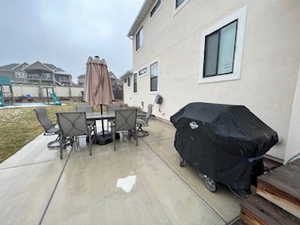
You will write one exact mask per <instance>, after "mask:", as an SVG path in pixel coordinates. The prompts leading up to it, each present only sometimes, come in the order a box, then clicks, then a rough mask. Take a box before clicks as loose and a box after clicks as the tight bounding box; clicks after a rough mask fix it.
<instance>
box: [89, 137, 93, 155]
mask: <svg viewBox="0 0 300 225" xmlns="http://www.w3.org/2000/svg"><path fill="white" fill-rule="evenodd" d="M89 150H90V156H92V136H91V134H89Z"/></svg>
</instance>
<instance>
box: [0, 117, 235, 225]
mask: <svg viewBox="0 0 300 225" xmlns="http://www.w3.org/2000/svg"><path fill="white" fill-rule="evenodd" d="M147 130H148V131H149V132H150V135H149V136H148V137H145V138H140V139H139V146H137V147H136V146H135V144H134V141H132V142H130V141H126V142H125V141H124V142H119V143H118V144H117V151H116V152H114V151H113V146H112V144H109V145H106V146H99V145H94V146H93V156H89V154H88V152H87V151H86V149H84V147H83V148H82V149H81V150H80V151H73V152H70V151H69V152H68V153H66V154H65V157H64V160H59V156H58V151H56V150H47V148H46V145H47V143H48V142H49V141H50V140H52V139H53V138H54V137H47V136H43V135H41V136H39V137H37V138H36V139H35V140H34V141H32V142H31V143H29V144H28V145H26V146H24V148H23V149H22V150H20V151H19V152H18V153H16V154H15V155H13V156H12V157H11V158H9V159H8V160H6V161H4V162H3V163H2V164H0V184H1V185H0V199H1V204H0V221H1V224H2V225H8V224H9V225H19V224H20V225H21V224H22V225H27V224H28V225H35V224H36V225H38V224H43V225H47V224H49V225H50V224H57V225H58V224H66V225H67V224H70V225H77V224H78V225H93V224H95V225H96V224H97V225H99V224H101V225H102V224H103V225H106V224H107V225H118V224H120V225H127V224H128V225H144V224H149V225H154V224H164V225H165V224H173V225H175V224H178V225H185V224H201V225H214V224H216V225H219V224H229V223H230V222H231V221H233V220H234V219H235V218H236V217H237V216H238V215H239V211H240V207H239V199H237V198H236V197H235V196H234V195H233V194H231V193H230V192H229V191H228V190H227V189H226V188H224V187H221V188H220V189H219V190H218V192H217V193H215V194H213V193H210V192H209V191H207V190H206V189H205V187H204V185H203V183H202V181H201V179H200V178H199V176H198V175H197V174H196V172H195V171H194V170H193V169H191V168H189V167H186V168H180V167H179V158H178V155H177V153H176V151H175V149H174V147H173V139H174V134H175V129H174V128H173V127H172V126H170V125H168V124H166V123H163V122H160V121H158V120H151V121H150V127H148V128H147ZM120 179H121V180H120ZM122 179H123V180H122ZM118 181H119V182H120V181H127V183H126V182H125V186H124V185H123V188H122V187H121V188H120V187H117V183H118ZM130 184H131V187H132V189H131V190H130V187H129V186H130ZM126 185H127V186H126ZM126 188H128V189H126Z"/></svg>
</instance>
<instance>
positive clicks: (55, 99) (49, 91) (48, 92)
mask: <svg viewBox="0 0 300 225" xmlns="http://www.w3.org/2000/svg"><path fill="white" fill-rule="evenodd" d="M41 90H42V93H43V90H46V95H47V97H46V99H47V104H48V105H50V104H51V103H50V99H51V100H52V104H54V105H61V101H60V99H59V97H58V96H57V95H56V93H55V91H54V87H41Z"/></svg>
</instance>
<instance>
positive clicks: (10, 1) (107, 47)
mask: <svg viewBox="0 0 300 225" xmlns="http://www.w3.org/2000/svg"><path fill="white" fill-rule="evenodd" d="M142 3H143V0H1V7H0V65H4V64H9V63H15V62H17V63H20V62H29V63H32V62H34V61H36V60H39V61H41V62H48V63H53V64H55V65H56V66H59V67H62V68H63V69H65V70H66V71H68V72H70V73H72V75H73V77H76V76H78V75H80V74H82V73H84V72H85V62H86V60H87V58H88V56H89V55H91V56H94V55H99V56H100V57H103V58H105V59H106V61H107V63H108V65H109V69H110V70H112V71H113V72H114V73H115V74H116V75H117V76H121V75H123V73H125V72H126V71H127V70H129V69H131V62H132V60H131V55H132V54H131V41H130V40H129V39H128V38H127V36H126V35H127V33H128V31H129V28H130V26H131V25H132V23H133V21H134V19H135V17H136V15H137V13H138V11H139V9H140V8H141V5H142Z"/></svg>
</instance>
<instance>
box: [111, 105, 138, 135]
mask: <svg viewBox="0 0 300 225" xmlns="http://www.w3.org/2000/svg"><path fill="white" fill-rule="evenodd" d="M136 115H137V110H136V109H133V108H128V109H119V110H116V120H115V129H116V131H125V130H133V129H136Z"/></svg>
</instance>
